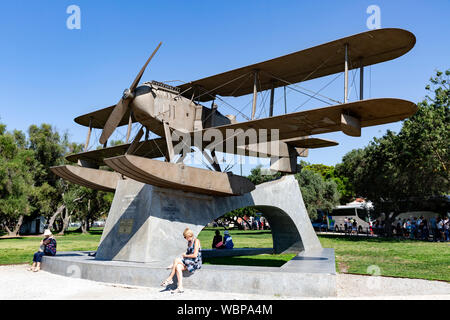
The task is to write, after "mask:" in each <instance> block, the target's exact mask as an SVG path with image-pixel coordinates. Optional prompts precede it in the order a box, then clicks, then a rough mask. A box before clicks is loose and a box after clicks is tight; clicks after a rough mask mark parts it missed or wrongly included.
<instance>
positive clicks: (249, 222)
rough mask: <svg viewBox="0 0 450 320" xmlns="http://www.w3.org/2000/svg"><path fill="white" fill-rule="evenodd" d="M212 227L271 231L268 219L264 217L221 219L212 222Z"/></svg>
mask: <svg viewBox="0 0 450 320" xmlns="http://www.w3.org/2000/svg"><path fill="white" fill-rule="evenodd" d="M211 226H212V227H224V228H233V227H237V228H239V229H240V230H270V225H269V222H268V221H267V219H266V218H265V217H263V216H255V217H253V216H251V217H248V216H246V215H244V216H243V217H233V218H232V219H230V218H220V219H217V220H215V221H213V222H212V224H211Z"/></svg>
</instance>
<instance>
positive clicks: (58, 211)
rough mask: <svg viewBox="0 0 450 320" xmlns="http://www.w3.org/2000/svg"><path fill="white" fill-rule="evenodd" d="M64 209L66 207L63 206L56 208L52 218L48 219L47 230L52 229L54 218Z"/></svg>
mask: <svg viewBox="0 0 450 320" xmlns="http://www.w3.org/2000/svg"><path fill="white" fill-rule="evenodd" d="M65 208H66V206H65V205H64V204H62V205H60V206H59V207H58V209H57V210H56V212H55V213H54V214H53V215H52V217H51V218H50V220H49V222H48V229H50V230H52V229H53V224H54V223H55V220H56V217H57V216H58V215H59V214H60V213H61V212H62V211H63V210H64V209H65Z"/></svg>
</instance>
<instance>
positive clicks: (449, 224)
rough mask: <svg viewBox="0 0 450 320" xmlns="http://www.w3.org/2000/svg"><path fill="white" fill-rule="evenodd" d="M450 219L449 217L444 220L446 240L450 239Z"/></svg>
mask: <svg viewBox="0 0 450 320" xmlns="http://www.w3.org/2000/svg"><path fill="white" fill-rule="evenodd" d="M449 228H450V219H449V218H448V217H447V218H445V220H444V234H445V241H450V232H449Z"/></svg>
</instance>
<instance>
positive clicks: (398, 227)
mask: <svg viewBox="0 0 450 320" xmlns="http://www.w3.org/2000/svg"><path fill="white" fill-rule="evenodd" d="M393 227H394V230H395V233H396V235H397V236H399V237H400V236H401V237H404V238H409V239H420V240H429V239H430V237H431V238H432V240H433V241H441V242H445V241H450V234H449V227H450V219H449V218H448V217H445V218H441V217H439V216H436V217H431V218H430V219H429V221H428V220H427V219H425V218H424V217H423V216H421V217H419V218H416V217H413V218H412V219H409V218H408V219H406V218H405V219H397V220H396V221H395V222H394V223H393Z"/></svg>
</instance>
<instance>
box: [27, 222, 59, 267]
mask: <svg viewBox="0 0 450 320" xmlns="http://www.w3.org/2000/svg"><path fill="white" fill-rule="evenodd" d="M55 254H56V240H55V238H53V235H52V232H51V231H50V230H49V229H46V230H45V231H44V239H42V240H41V243H40V247H39V251H38V252H36V253H35V254H34V256H33V264H32V265H31V268H28V271H34V272H38V271H39V270H41V260H42V257H43V256H54V255H55Z"/></svg>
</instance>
